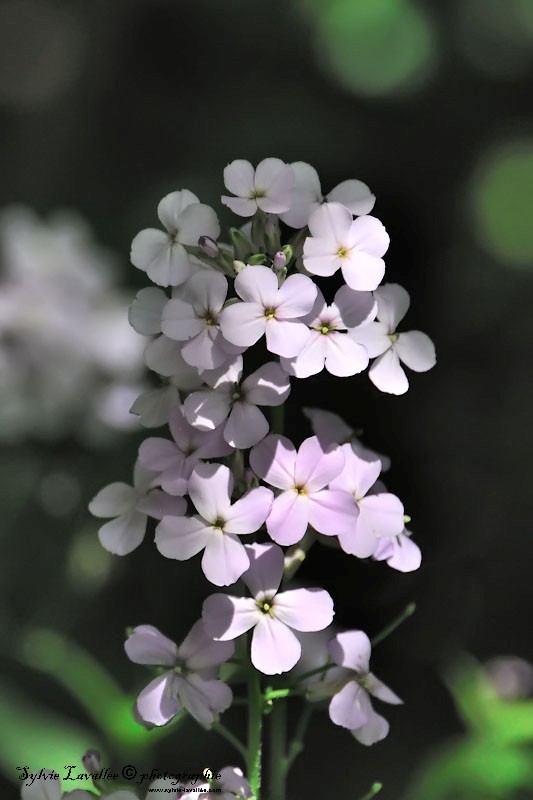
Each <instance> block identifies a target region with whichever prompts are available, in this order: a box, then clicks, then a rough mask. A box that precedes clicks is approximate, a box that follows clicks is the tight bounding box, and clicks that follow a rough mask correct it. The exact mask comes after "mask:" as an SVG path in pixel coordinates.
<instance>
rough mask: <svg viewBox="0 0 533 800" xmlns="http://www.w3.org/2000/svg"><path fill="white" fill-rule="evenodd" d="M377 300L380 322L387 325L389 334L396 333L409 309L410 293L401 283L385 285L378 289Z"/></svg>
mask: <svg viewBox="0 0 533 800" xmlns="http://www.w3.org/2000/svg"><path fill="white" fill-rule="evenodd" d="M375 298H376V302H377V306H378V319H379V321H380V322H382V323H383V324H384V325H386V327H387V331H388V333H394V331H395V330H396V328H397V327H398V323H399V322H401V321H402V319H403V318H404V317H405V315H406V314H407V311H408V309H409V305H410V303H411V300H410V298H409V293H408V292H407V291H406V290H405V289H404V288H403V286H400V284H399V283H385V284H384V285H383V286H380V287H379V288H378V289H376V292H375Z"/></svg>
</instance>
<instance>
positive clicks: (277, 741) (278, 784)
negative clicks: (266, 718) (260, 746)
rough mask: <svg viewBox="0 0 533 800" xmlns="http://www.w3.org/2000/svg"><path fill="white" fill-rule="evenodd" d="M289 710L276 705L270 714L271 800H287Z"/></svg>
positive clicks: (281, 705) (283, 704) (282, 703)
mask: <svg viewBox="0 0 533 800" xmlns="http://www.w3.org/2000/svg"><path fill="white" fill-rule="evenodd" d="M286 742H287V708H286V705H285V703H284V702H277V703H274V705H273V706H272V712H271V714H270V794H269V800H285V778H286V775H287V754H286Z"/></svg>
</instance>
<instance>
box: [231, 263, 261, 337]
mask: <svg viewBox="0 0 533 800" xmlns="http://www.w3.org/2000/svg"><path fill="white" fill-rule="evenodd" d="M244 271H245V270H243V272H244ZM241 274H242V273H241ZM219 322H220V330H221V331H222V335H223V336H224V338H225V339H227V340H228V342H231V343H232V344H236V345H238V346H239V347H251V346H252V345H253V344H255V343H256V342H257V341H259V339H260V338H261V336H262V335H263V334H264V332H265V328H266V324H267V320H266V317H265V314H264V310H263V307H262V306H261V305H259V304H258V303H234V304H233V305H231V306H227V308H225V309H224V311H222V313H221V315H220V319H219Z"/></svg>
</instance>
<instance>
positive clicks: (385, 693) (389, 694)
mask: <svg viewBox="0 0 533 800" xmlns="http://www.w3.org/2000/svg"><path fill="white" fill-rule="evenodd" d="M365 687H366V689H367V691H369V692H370V694H371V695H373V696H374V697H377V698H378V700H381V701H382V702H383V703H390V704H391V705H393V706H398V705H402V703H403V700H401V699H400V698H399V697H398V695H397V694H395V693H394V692H393V691H392V689H389V687H388V686H386V684H384V683H383V681H380V680H379V678H376V676H375V675H373V674H372V673H371V672H369V673H368V675H367V676H366V679H365Z"/></svg>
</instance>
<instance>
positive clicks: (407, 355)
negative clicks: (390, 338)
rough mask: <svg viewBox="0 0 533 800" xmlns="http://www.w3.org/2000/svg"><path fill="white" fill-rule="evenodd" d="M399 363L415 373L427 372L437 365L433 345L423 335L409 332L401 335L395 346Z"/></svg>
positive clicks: (418, 332) (419, 332)
mask: <svg viewBox="0 0 533 800" xmlns="http://www.w3.org/2000/svg"><path fill="white" fill-rule="evenodd" d="M395 350H396V353H397V354H398V356H399V357H400V361H403V363H404V364H406V365H407V366H408V367H409V369H412V370H414V371H415V372H427V371H428V369H431V368H432V367H434V366H435V364H436V363H437V358H436V355H435V345H434V344H433V342H432V341H431V339H430V338H429V336H426V334H425V333H422V332H421V331H409V333H401V334H400V335H399V337H398V341H397V342H396V344H395Z"/></svg>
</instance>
